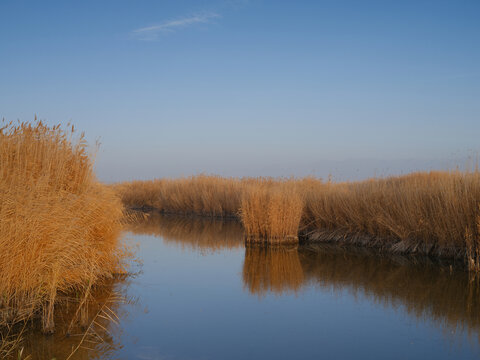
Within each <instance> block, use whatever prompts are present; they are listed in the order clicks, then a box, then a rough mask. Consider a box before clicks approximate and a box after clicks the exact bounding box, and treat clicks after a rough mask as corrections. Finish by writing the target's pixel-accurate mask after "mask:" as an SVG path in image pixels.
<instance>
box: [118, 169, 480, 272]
mask: <svg viewBox="0 0 480 360" xmlns="http://www.w3.org/2000/svg"><path fill="white" fill-rule="evenodd" d="M113 188H114V189H115V190H116V191H117V193H118V194H119V196H120V197H121V198H122V201H123V202H124V204H125V205H126V206H128V207H131V208H142V207H143V208H155V209H157V210H159V211H161V212H164V213H175V214H182V215H200V216H212V217H235V218H237V219H239V220H241V222H242V224H243V226H244V228H245V231H246V235H247V240H249V241H253V242H255V241H266V242H269V243H284V242H295V241H298V237H299V236H300V237H304V238H306V239H308V240H311V241H325V242H339V243H357V244H362V245H365V246H370V247H380V248H382V249H386V250H389V251H393V252H400V253H421V254H428V255H433V256H446V257H455V258H462V259H464V260H465V261H466V263H467V264H468V265H469V267H470V268H471V269H472V270H479V264H480V262H479V260H480V256H479V255H480V243H479V232H480V230H479V227H480V224H479V222H480V209H479V204H480V173H479V172H478V171H473V172H460V171H452V172H423V173H412V174H409V175H405V176H399V177H390V178H385V179H370V180H366V181H361V182H344V183H334V182H323V181H321V180H320V179H315V178H303V179H293V178H289V179H272V178H242V179H237V178H222V177H218V176H204V175H201V176H194V177H189V178H181V179H159V180H152V181H134V182H129V183H120V184H116V185H113Z"/></svg>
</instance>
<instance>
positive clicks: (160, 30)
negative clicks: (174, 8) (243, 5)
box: [131, 12, 220, 40]
mask: <svg viewBox="0 0 480 360" xmlns="http://www.w3.org/2000/svg"><path fill="white" fill-rule="evenodd" d="M219 17H220V15H219V14H217V13H211V12H208V13H201V14H194V15H192V16H188V17H183V18H179V19H176V20H169V21H164V22H162V23H160V24H156V25H152V26H147V27H143V28H139V29H136V30H133V31H132V33H131V34H132V36H133V37H135V38H137V39H140V40H156V39H158V37H159V35H161V34H165V33H171V32H175V31H177V30H180V29H182V28H186V27H188V26H192V25H195V24H206V23H209V22H211V21H212V20H213V19H215V18H219Z"/></svg>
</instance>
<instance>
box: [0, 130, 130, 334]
mask: <svg viewBox="0 0 480 360" xmlns="http://www.w3.org/2000/svg"><path fill="white" fill-rule="evenodd" d="M86 146H87V144H86V142H85V140H84V137H83V134H82V135H81V136H80V137H76V135H75V132H74V128H73V126H72V127H71V128H70V129H68V130H64V129H62V128H60V126H54V127H49V126H47V125H45V124H43V123H42V122H34V123H33V124H32V123H18V124H13V123H11V122H10V123H6V122H3V127H2V128H1V130H0V218H1V221H0V326H1V325H5V324H11V323H12V322H15V321H24V320H26V319H31V318H35V317H39V318H41V320H42V328H43V330H44V331H52V330H53V327H54V320H53V319H54V308H55V305H56V300H57V297H58V296H59V295H60V294H68V293H76V294H81V293H84V292H85V291H88V289H90V288H91V287H92V286H93V285H94V284H96V283H98V282H99V281H100V280H101V279H105V278H110V277H112V276H113V275H114V274H115V273H118V272H122V271H123V270H122V266H121V259H122V257H123V256H124V255H125V253H124V251H123V250H122V249H121V247H120V246H119V235H120V231H121V221H122V216H123V207H122V204H121V202H120V200H119V198H118V197H117V196H116V194H115V193H114V192H113V191H112V190H111V189H109V188H107V187H106V186H104V185H102V184H100V183H99V182H98V181H97V179H96V177H95V175H94V173H93V170H92V166H93V161H92V158H91V157H90V156H89V154H88V153H87V148H86Z"/></svg>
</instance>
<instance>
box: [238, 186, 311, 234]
mask: <svg viewBox="0 0 480 360" xmlns="http://www.w3.org/2000/svg"><path fill="white" fill-rule="evenodd" d="M295 185H296V184H295V182H293V181H286V182H283V181H282V182H279V183H276V184H275V185H273V186H272V184H268V183H267V184H265V183H254V184H251V185H249V186H248V187H247V190H246V191H245V193H244V195H243V198H242V202H241V207H240V218H241V220H242V223H243V226H244V227H245V232H246V235H247V241H254V242H257V241H258V240H259V239H263V240H265V241H267V242H269V243H279V242H281V243H286V242H298V228H299V225H300V220H301V217H302V212H303V203H304V201H303V198H302V196H301V194H300V193H299V191H298V190H297V187H296V186H295Z"/></svg>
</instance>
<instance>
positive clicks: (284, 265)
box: [243, 244, 305, 297]
mask: <svg viewBox="0 0 480 360" xmlns="http://www.w3.org/2000/svg"><path fill="white" fill-rule="evenodd" d="M243 282H244V287H245V288H246V289H248V291H249V292H250V293H252V294H256V295H259V296H260V297H261V296H263V295H265V294H266V293H268V292H273V293H276V294H279V295H281V294H284V293H289V292H297V291H298V290H299V289H300V288H301V286H302V285H303V283H304V282H305V277H304V273H303V269H302V264H301V263H300V259H299V256H298V245H290V246H265V245H253V244H252V245H250V244H248V245H246V248H245V260H244V263H243Z"/></svg>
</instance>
